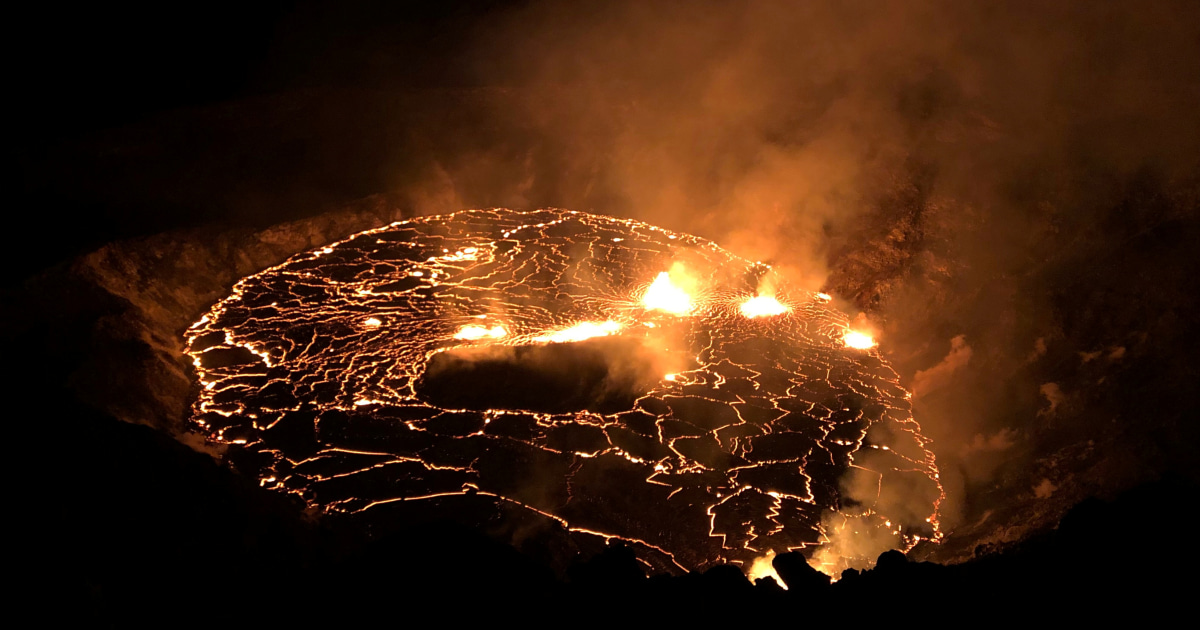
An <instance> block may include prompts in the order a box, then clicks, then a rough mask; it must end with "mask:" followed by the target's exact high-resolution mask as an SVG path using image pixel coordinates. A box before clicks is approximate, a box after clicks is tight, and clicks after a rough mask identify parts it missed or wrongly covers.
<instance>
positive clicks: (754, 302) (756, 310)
mask: <svg viewBox="0 0 1200 630" xmlns="http://www.w3.org/2000/svg"><path fill="white" fill-rule="evenodd" d="M741 311H742V315H745V316H746V317H771V316H772V315H782V314H784V313H786V312H788V307H786V306H784V305H783V304H781V303H780V302H779V300H776V299H775V296H773V295H758V296H755V297H752V298H750V299H749V300H746V301H745V302H742V306H741Z"/></svg>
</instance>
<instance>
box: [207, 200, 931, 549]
mask: <svg viewBox="0 0 1200 630" xmlns="http://www.w3.org/2000/svg"><path fill="white" fill-rule="evenodd" d="M663 269H670V270H671V271H670V272H663V271H662V270H663ZM683 269H685V270H686V271H687V273H686V274H681V273H678V272H679V271H680V270H683ZM768 271H769V270H768V269H767V268H766V267H765V266H762V265H759V264H756V263H750V262H748V261H745V260H743V259H741V258H738V257H736V256H733V255H731V254H729V253H728V252H726V251H724V250H723V249H721V248H720V247H718V246H717V245H715V244H713V243H711V242H709V241H705V240H703V239H700V238H697V237H694V236H689V235H686V234H673V233H670V232H667V231H666V230H662V229H660V228H657V227H654V226H650V225H647V224H644V223H639V222H636V221H631V220H623V219H614V218H609V217H603V216H596V215H591V214H586V213H577V212H568V211H563V210H539V211H533V212H514V211H511V210H502V209H493V210H473V211H464V212H459V213H455V214H451V215H446V216H439V217H421V218H417V219H413V220H410V221H406V222H402V223H395V224H392V225H388V226H385V227H382V228H379V229H375V230H370V231H367V232H363V233H361V234H356V235H353V236H351V237H349V238H347V239H345V240H343V241H340V242H337V243H333V244H331V245H328V246H325V247H322V248H319V249H316V250H314V251H310V252H306V253H301V254H297V255H296V256H293V257H292V258H291V259H289V260H287V261H286V262H284V263H282V264H280V265H278V266H275V267H272V268H270V269H266V270H264V271H262V272H260V273H257V274H255V275H253V276H249V277H247V278H244V279H243V280H241V281H239V282H238V283H237V284H236V285H235V286H234V288H233V291H232V294H231V295H230V296H229V297H227V298H225V299H224V300H222V301H221V302H219V303H218V304H216V305H215V306H213V308H212V309H211V311H210V312H209V313H208V314H206V315H205V316H204V317H203V318H201V319H200V320H199V321H198V322H196V323H195V324H194V325H193V326H192V327H191V328H190V329H189V330H188V332H187V352H188V353H189V354H190V355H191V357H192V359H193V363H194V365H195V366H196V371H197V374H198V375H199V378H200V384H201V388H200V394H199V398H198V400H197V402H196V404H195V407H194V413H193V423H194V426H195V427H196V428H197V429H198V430H201V431H203V432H204V433H205V434H206V435H207V437H208V438H210V439H212V440H214V441H218V442H221V443H224V444H231V445H238V446H237V447H236V448H237V450H238V452H241V453H243V454H245V456H244V457H239V460H238V461H239V463H240V466H241V468H242V469H243V470H250V471H254V472H256V473H257V475H258V478H259V481H260V483H261V484H262V485H263V486H265V487H268V488H273V489H276V490H278V491H280V492H287V493H291V494H294V495H296V496H298V497H301V498H302V499H303V500H304V501H306V502H307V503H308V504H310V505H311V506H313V507H315V508H318V509H320V510H324V511H327V512H338V513H343V514H350V515H358V516H357V517H358V518H379V517H381V516H383V515H386V514H393V515H400V516H403V517H407V516H409V515H413V514H415V513H416V512H414V511H413V510H421V509H427V510H430V511H431V512H430V513H436V514H459V515H467V516H463V517H462V518H464V519H466V520H468V521H470V519H471V518H481V519H497V518H501V517H502V515H504V514H507V515H509V517H510V518H516V517H517V515H520V518H523V519H529V518H533V519H540V520H541V522H543V523H548V524H550V525H551V526H552V527H553V528H557V531H561V532H562V533H563V535H565V536H568V537H569V538H571V540H575V541H579V543H580V544H583V543H584V542H586V541H593V542H594V541H605V540H611V539H614V538H616V539H620V540H622V541H624V542H625V543H626V544H627V545H628V546H629V547H630V548H631V549H633V550H634V551H635V553H636V554H637V556H638V558H639V559H640V560H641V561H642V562H644V563H646V564H647V566H649V567H651V569H652V570H656V571H673V572H679V571H683V570H691V569H703V568H706V567H708V566H712V565H714V564H718V563H725V562H734V563H740V564H742V565H743V566H744V567H749V566H751V564H752V563H753V562H754V561H755V559H757V558H763V557H765V556H766V555H769V554H771V553H776V552H778V553H783V552H786V551H791V550H802V551H803V553H804V554H805V555H806V556H810V557H815V556H817V554H818V552H819V551H821V550H824V551H825V553H824V554H822V555H821V556H820V557H822V558H825V557H826V556H829V555H830V554H833V555H838V554H841V555H843V556H847V554H849V555H848V556H847V557H850V556H853V554H855V553H856V552H855V551H853V549H854V547H853V546H852V545H846V546H838V545H837V544H835V541H834V540H833V538H832V537H833V536H834V535H835V534H837V532H836V531H834V529H833V525H830V524H831V523H832V524H837V523H846V522H853V523H854V527H853V528H845V527H841V528H840V529H838V530H837V531H843V530H844V531H850V529H853V530H854V531H861V532H865V533H872V532H874V533H876V534H878V535H879V536H882V537H888V538H889V539H890V540H895V545H896V546H898V547H900V548H902V549H908V548H910V547H911V546H912V545H913V544H915V543H916V541H918V540H922V539H931V538H932V539H935V540H936V539H937V538H938V537H940V533H939V532H938V526H937V505H938V503H939V501H940V500H941V496H942V492H941V486H940V484H939V483H938V478H937V477H938V473H937V467H936V463H935V460H934V457H933V454H932V453H931V452H930V451H929V450H928V449H927V447H926V440H925V438H924V437H922V435H921V434H920V427H919V426H918V425H917V423H916V422H915V421H914V420H913V418H912V413H911V406H910V401H909V396H908V394H907V392H906V391H905V390H904V389H903V388H902V387H901V386H900V385H899V383H898V377H897V376H896V374H895V372H893V371H892V369H891V368H890V367H889V366H888V365H887V364H886V363H884V361H883V359H882V358H881V357H880V355H879V353H877V352H862V351H860V350H856V349H855V348H856V347H858V346H857V345H854V343H857V342H853V343H852V339H858V338H857V337H854V338H852V337H851V336H850V335H849V334H847V331H848V330H849V329H850V322H849V321H848V320H847V318H846V316H845V315H844V314H843V313H841V312H840V311H838V310H836V309H835V308H833V307H832V306H830V299H829V297H828V296H825V295H822V294H815V293H809V292H806V291H798V290H795V289H792V288H790V287H788V286H787V285H786V283H782V284H778V285H777V286H774V287H773V289H774V293H773V295H772V296H771V297H765V296H759V297H755V298H752V299H749V300H748V299H747V297H746V296H749V295H756V291H757V290H758V288H759V287H760V283H759V280H760V279H761V277H762V276H763V275H764V274H766V273H767V272H768ZM678 315H687V316H686V317H679V316H678ZM867 340H868V341H870V344H869V345H868V347H870V346H873V345H874V342H873V341H871V340H869V338H867ZM664 375H665V376H664ZM255 467H257V468H255ZM845 480H854V481H856V482H858V483H857V485H856V487H866V488H869V489H870V491H871V492H877V493H878V498H877V499H872V497H870V496H868V497H863V496H854V497H853V500H851V498H850V497H849V496H847V495H846V494H845V492H846V490H845V488H847V487H849V486H847V485H845V484H844V483H843V482H844V481H845ZM864 482H865V483H864ZM900 495H903V496H907V497H914V498H913V499H911V500H907V501H906V502H905V503H902V504H901V503H897V501H896V499H895V497H896V496H900ZM470 515H474V516H470ZM470 522H477V521H470ZM517 529H519V528H517ZM588 544H592V543H588ZM851 559H853V558H851ZM867 560H873V557H872V558H868V559H867ZM822 561H825V560H822ZM837 561H838V562H840V560H837ZM759 570H764V569H762V567H761V566H759Z"/></svg>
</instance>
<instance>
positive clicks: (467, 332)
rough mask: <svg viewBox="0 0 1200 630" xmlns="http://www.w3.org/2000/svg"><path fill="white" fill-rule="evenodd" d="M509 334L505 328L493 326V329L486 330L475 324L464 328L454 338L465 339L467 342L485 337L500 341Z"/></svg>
mask: <svg viewBox="0 0 1200 630" xmlns="http://www.w3.org/2000/svg"><path fill="white" fill-rule="evenodd" d="M507 334H508V331H507V330H504V327H503V326H499V325H497V326H492V327H491V328H485V327H483V326H476V325H474V324H471V325H468V326H463V327H462V328H459V329H458V332H457V333H455V334H454V338H455V339H465V340H467V341H474V340H476V339H483V338H484V337H491V338H492V339H499V338H501V337H503V336H505V335H507Z"/></svg>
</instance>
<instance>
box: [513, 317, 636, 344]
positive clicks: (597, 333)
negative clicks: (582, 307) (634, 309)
mask: <svg viewBox="0 0 1200 630" xmlns="http://www.w3.org/2000/svg"><path fill="white" fill-rule="evenodd" d="M618 330H621V325H620V324H618V323H617V322H614V321H613V320H611V319H610V320H608V321H606V322H582V323H579V324H575V325H574V326H571V327H570V328H564V329H562V330H554V331H550V332H548V333H546V334H544V335H539V336H537V337H534V338H533V339H532V341H536V342H539V343H563V342H566V341H583V340H584V339H591V338H592V337H606V336H608V335H611V334H613V333H615V332H617V331H618Z"/></svg>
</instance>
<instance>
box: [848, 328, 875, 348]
mask: <svg viewBox="0 0 1200 630" xmlns="http://www.w3.org/2000/svg"><path fill="white" fill-rule="evenodd" d="M842 341H844V342H845V343H846V347H847V348H854V349H855V350H869V349H871V348H874V347H875V339H874V338H873V337H871V335H868V334H866V333H861V332H858V331H857V330H848V331H846V335H845V336H843V337H842Z"/></svg>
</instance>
